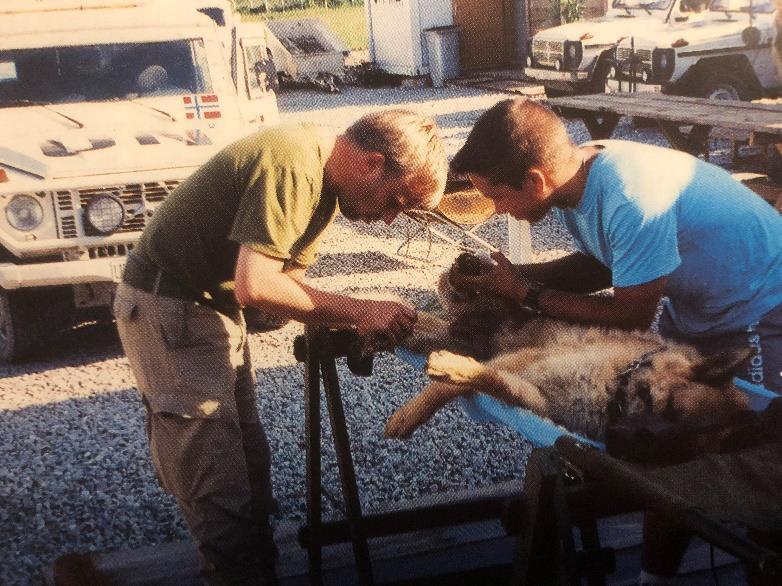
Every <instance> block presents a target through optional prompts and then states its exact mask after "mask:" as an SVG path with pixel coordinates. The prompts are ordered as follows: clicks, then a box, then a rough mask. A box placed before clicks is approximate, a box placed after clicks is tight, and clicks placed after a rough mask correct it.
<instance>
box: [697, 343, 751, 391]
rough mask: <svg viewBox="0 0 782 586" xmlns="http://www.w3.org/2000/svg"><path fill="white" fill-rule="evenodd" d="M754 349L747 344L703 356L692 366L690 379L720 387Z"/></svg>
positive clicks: (731, 376)
mask: <svg viewBox="0 0 782 586" xmlns="http://www.w3.org/2000/svg"><path fill="white" fill-rule="evenodd" d="M753 352H754V350H753V349H752V348H750V347H749V346H747V347H746V348H738V349H736V350H727V351H724V352H718V353H717V354H713V355H711V356H708V357H706V358H704V359H703V360H702V361H701V362H700V363H699V364H695V365H693V367H692V380H694V381H696V382H701V383H705V384H707V385H710V386H712V387H722V386H724V385H725V384H727V383H728V382H730V380H731V379H732V378H733V376H734V375H735V374H736V371H738V369H739V368H740V367H741V366H742V365H743V364H744V363H745V362H746V361H747V360H748V359H749V357H750V356H752V354H753Z"/></svg>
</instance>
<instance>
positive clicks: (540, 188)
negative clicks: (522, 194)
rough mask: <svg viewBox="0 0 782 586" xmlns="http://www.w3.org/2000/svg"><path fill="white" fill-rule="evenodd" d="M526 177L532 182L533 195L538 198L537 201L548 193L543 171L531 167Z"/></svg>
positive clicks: (547, 180)
mask: <svg viewBox="0 0 782 586" xmlns="http://www.w3.org/2000/svg"><path fill="white" fill-rule="evenodd" d="M527 177H529V180H530V181H531V182H532V187H533V188H534V193H535V195H536V196H537V197H538V199H543V196H545V195H546V194H547V192H548V191H550V189H549V179H548V175H546V174H545V173H544V172H543V170H541V169H539V168H538V167H531V168H530V169H529V170H528V171H527Z"/></svg>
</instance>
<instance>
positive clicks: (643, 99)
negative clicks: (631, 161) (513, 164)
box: [546, 92, 782, 157]
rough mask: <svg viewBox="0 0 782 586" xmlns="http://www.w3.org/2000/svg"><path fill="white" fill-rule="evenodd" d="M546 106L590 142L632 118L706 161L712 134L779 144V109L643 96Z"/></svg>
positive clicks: (564, 100)
mask: <svg viewBox="0 0 782 586" xmlns="http://www.w3.org/2000/svg"><path fill="white" fill-rule="evenodd" d="M546 102H547V103H548V104H549V106H551V107H552V108H553V109H554V110H555V111H556V112H558V113H559V114H560V115H562V116H563V117H565V118H581V119H582V120H583V121H584V123H585V124H586V127H587V129H588V130H589V133H590V135H591V136H592V138H593V139H596V140H599V139H606V138H610V137H611V135H612V134H613V132H614V130H615V129H616V126H617V124H618V123H619V120H620V118H621V117H622V116H637V117H642V118H648V119H651V120H654V121H655V122H656V123H657V125H658V126H659V128H660V130H661V131H662V132H663V134H664V135H665V136H666V138H667V139H668V141H669V142H670V143H671V146H673V147H674V148H676V149H679V150H682V151H686V152H688V153H692V154H694V155H697V154H700V153H704V154H705V155H706V157H708V142H707V140H708V138H709V134H710V132H711V130H712V128H725V129H729V130H734V131H739V132H744V133H747V134H748V135H749V136H750V138H751V141H752V143H753V144H769V143H782V104H763V103H757V102H735V101H729V100H709V99H705V98H689V97H684V96H670V95H667V94H658V93H647V92H643V93H629V92H628V93H615V94H590V95H583V96H568V97H561V98H551V99H548V100H546ZM683 127H691V128H690V129H689V130H687V129H686V128H683Z"/></svg>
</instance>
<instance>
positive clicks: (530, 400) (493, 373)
mask: <svg viewBox="0 0 782 586" xmlns="http://www.w3.org/2000/svg"><path fill="white" fill-rule="evenodd" d="M426 372H427V374H428V375H429V376H431V377H432V378H434V379H436V380H439V381H443V382H446V383H450V384H454V385H460V386H465V387H469V388H470V389H471V390H473V391H478V392H481V393H486V394H487V395H492V396H493V397H496V398H498V399H501V400H503V401H505V402H506V403H511V404H513V405H519V406H520V407H524V408H526V409H530V410H532V411H534V412H536V413H539V414H541V415H545V414H547V402H546V399H545V397H544V396H543V395H542V394H541V392H540V389H538V387H537V386H535V385H534V384H532V383H531V382H529V381H528V380H526V379H524V378H522V377H521V376H519V375H517V374H514V373H511V372H508V371H507V370H504V369H500V368H492V365H491V362H490V363H489V364H485V363H483V362H478V361H477V360H475V359H474V358H470V357H469V356H462V355H460V354H454V353H452V352H448V351H445V350H441V351H439V352H432V354H430V356H429V360H428V362H427V363H426Z"/></svg>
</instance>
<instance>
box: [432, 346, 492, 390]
mask: <svg viewBox="0 0 782 586" xmlns="http://www.w3.org/2000/svg"><path fill="white" fill-rule="evenodd" d="M482 368H483V366H482V365H481V363H480V362H478V361H477V360H475V359H474V358H470V357H469V356H462V355H460V354H454V353H453V352H448V351H447V350H439V351H437V352H432V353H431V354H430V355H429V360H427V362H426V374H428V375H429V376H430V377H432V378H433V379H436V380H442V381H446V382H450V383H456V384H468V383H471V382H472V381H473V380H474V379H475V377H476V376H478V374H480V372H481V369H482Z"/></svg>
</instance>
